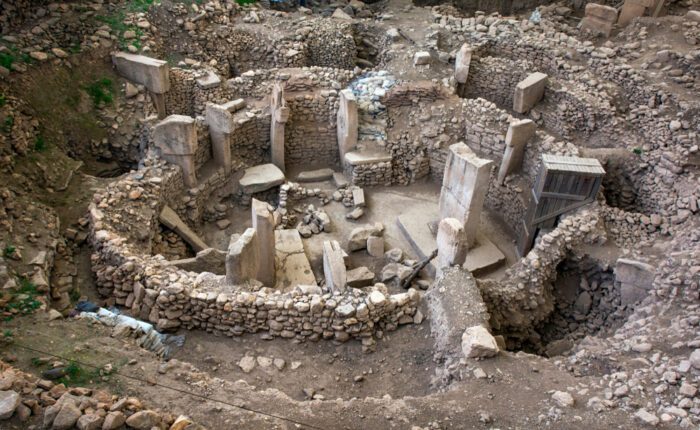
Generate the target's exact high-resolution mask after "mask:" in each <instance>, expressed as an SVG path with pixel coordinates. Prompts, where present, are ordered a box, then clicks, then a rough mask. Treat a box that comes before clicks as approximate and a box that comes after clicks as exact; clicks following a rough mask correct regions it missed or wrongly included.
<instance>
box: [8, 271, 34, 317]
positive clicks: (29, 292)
mask: <svg viewBox="0 0 700 430" xmlns="http://www.w3.org/2000/svg"><path fill="white" fill-rule="evenodd" d="M38 296H39V291H38V290H37V288H36V285H34V284H32V283H31V282H30V281H29V280H27V279H25V278H21V279H20V286H19V288H15V289H14V290H11V291H10V292H9V294H8V295H6V296H5V297H4V298H3V300H2V302H1V303H0V311H2V312H3V313H5V314H7V315H6V316H5V318H4V319H5V321H11V320H12V319H13V318H14V317H15V316H17V315H28V314H31V313H32V312H34V311H35V310H37V309H38V308H39V307H40V306H41V302H40V301H39V300H37V297H38Z"/></svg>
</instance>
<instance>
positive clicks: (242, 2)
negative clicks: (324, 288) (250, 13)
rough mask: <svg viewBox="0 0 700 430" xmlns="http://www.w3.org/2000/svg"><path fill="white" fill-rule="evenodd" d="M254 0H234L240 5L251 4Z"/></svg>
mask: <svg viewBox="0 0 700 430" xmlns="http://www.w3.org/2000/svg"><path fill="white" fill-rule="evenodd" d="M255 1H256V0H236V3H238V4H239V5H241V6H245V5H247V4H253V3H255Z"/></svg>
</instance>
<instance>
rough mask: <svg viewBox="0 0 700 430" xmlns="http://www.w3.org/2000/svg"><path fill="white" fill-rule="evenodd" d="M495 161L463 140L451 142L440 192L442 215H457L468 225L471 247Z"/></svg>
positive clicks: (467, 240) (468, 237)
mask: <svg viewBox="0 0 700 430" xmlns="http://www.w3.org/2000/svg"><path fill="white" fill-rule="evenodd" d="M492 164H493V161H491V160H486V159H483V158H479V157H478V156H477V155H476V154H475V153H474V151H472V150H471V149H470V148H469V147H468V146H467V145H466V144H464V143H463V142H460V143H455V144H454V145H451V146H450V153H449V155H448V156H447V162H446V163H445V175H444V177H443V180H442V190H441V192H440V219H441V220H442V219H445V218H456V219H457V220H458V221H459V222H461V223H462V224H463V225H464V235H465V241H466V244H467V247H468V248H471V247H472V246H473V245H474V242H475V240H476V232H477V229H478V228H479V222H480V218H481V210H482V209H483V206H484V200H485V199H486V193H487V192H488V189H489V176H490V171H491V166H492Z"/></svg>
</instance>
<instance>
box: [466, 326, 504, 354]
mask: <svg viewBox="0 0 700 430" xmlns="http://www.w3.org/2000/svg"><path fill="white" fill-rule="evenodd" d="M462 352H463V353H464V356H465V357H467V358H488V357H493V356H495V355H496V354H498V344H497V343H496V339H495V338H494V337H493V336H491V333H489V331H488V330H487V329H486V327H484V326H482V325H477V326H473V327H469V328H468V329H466V330H465V331H464V334H463V335H462Z"/></svg>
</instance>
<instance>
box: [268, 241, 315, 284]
mask: <svg viewBox="0 0 700 430" xmlns="http://www.w3.org/2000/svg"><path fill="white" fill-rule="evenodd" d="M275 272H276V273H277V278H276V279H277V288H280V289H283V290H286V289H291V288H294V287H296V286H297V285H316V278H315V277H314V272H313V271H312V270H311V263H309V258H308V257H307V256H306V251H305V250H304V243H303V242H302V240H301V236H300V235H299V231H298V230H296V229H287V230H275Z"/></svg>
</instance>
